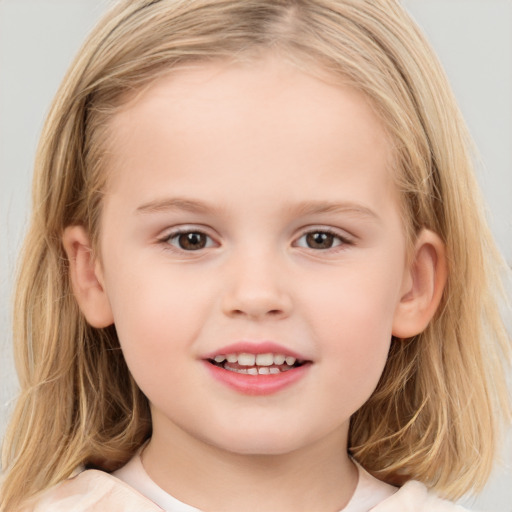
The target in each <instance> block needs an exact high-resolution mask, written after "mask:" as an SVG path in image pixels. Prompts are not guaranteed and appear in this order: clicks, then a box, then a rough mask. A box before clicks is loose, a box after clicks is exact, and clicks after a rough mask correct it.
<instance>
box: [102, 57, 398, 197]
mask: <svg viewBox="0 0 512 512" xmlns="http://www.w3.org/2000/svg"><path fill="white" fill-rule="evenodd" d="M110 128H111V130H110V133H111V140H110V154H111V161H110V162H109V163H110V165H109V173H110V176H109V182H110V185H109V188H111V189H116V188H117V187H118V185H119V184H120V183H125V184H126V183H127V181H129V180H130V179H132V178H133V179H135V180H137V181H140V180H141V178H142V176H143V175H145V176H146V177H148V176H149V174H148V172H149V170H151V179H152V180H156V181H159V182H160V183H162V184H163V183H167V182H168V181H169V180H173V181H174V183H175V184H176V183H178V182H181V181H184V180H187V179H188V180H194V179H195V180H196V185H197V186H198V187H199V186H200V181H201V180H208V179H211V178H212V176H215V177H217V178H218V180H219V181H222V180H224V179H226V180H232V181H233V180H234V181H238V182H239V184H240V186H242V185H243V184H244V183H245V182H247V180H254V177H255V176H258V177H259V178H262V177H264V175H265V173H266V172H267V171H268V170H269V169H270V171H271V172H270V173H269V178H271V179H270V180H268V181H269V183H267V185H268V186H269V187H273V188H276V189H277V188H278V187H277V186H276V184H277V182H279V181H280V178H281V179H282V180H283V181H285V182H288V193H289V194H291V195H293V193H294V189H295V188H296V187H298V188H300V187H301V186H302V188H303V187H304V185H307V184H308V183H310V182H315V181H318V180H319V179H322V177H324V178H325V179H327V175H329V174H330V173H331V171H332V170H333V168H335V167H337V166H338V167H339V168H340V169H339V170H340V173H342V172H344V171H347V172H345V174H346V177H348V176H349V175H350V176H351V179H352V181H358V180H357V178H358V177H359V178H360V177H361V175H366V176H367V178H368V179H374V177H370V174H380V175H381V176H380V178H379V179H381V180H382V184H383V185H385V186H386V187H389V181H390V180H389V175H390V172H389V170H390V168H391V164H392V154H391V149H390V148H391V145H390V144H389V141H388V137H387V135H386V133H385V131H384V130H383V128H382V125H381V123H380V122H379V119H378V117H377V115H376V114H375V112H374V110H373V108H372V105H371V103H370V102H369V100H368V99H367V98H366V96H365V95H363V94H362V93H360V92H358V91H357V90H355V89H353V88H350V87H347V86H345V85H343V84H340V80H339V79H337V78H335V77H333V76H330V75H328V74H326V73H317V72H316V70H315V73H314V74H313V73H312V74H310V73H306V72H304V70H302V69H298V68H297V67H295V66H293V65H292V64H290V63H289V62H287V61H284V60H283V59H279V58H277V57H272V56H269V57H267V58H264V59H259V60H257V61H251V62H245V63H236V64H233V63H228V62H216V63H209V64H193V65H190V66H188V67H186V68H182V69H179V70H173V71H172V72H170V73H169V74H167V75H165V76H163V77H161V78H159V79H157V80H156V81H154V82H153V83H152V84H151V85H150V86H149V87H147V88H146V89H145V90H143V91H141V92H139V93H138V94H137V95H135V96H133V97H132V98H131V99H130V101H127V102H126V103H125V104H124V106H123V107H122V108H121V110H120V111H119V112H118V113H117V114H116V115H115V116H114V118H113V119H112V121H111V126H110ZM131 170H135V171H136V172H135V173H131ZM171 171H172V172H171ZM348 171H349V172H348ZM227 172H231V175H229V176H227V175H226V173H227ZM259 181H260V182H261V181H262V180H261V179H260V180H259ZM262 182H263V186H264V180H263V181H262ZM270 182H271V183H270ZM145 186H146V185H145V184H143V183H141V184H140V185H139V187H138V188H139V190H138V192H139V193H142V192H143V189H144V188H145ZM212 186H213V185H212ZM212 190H213V189H212ZM269 191H270V190H269ZM269 191H268V192H269ZM311 192H313V191H312V190H311Z"/></svg>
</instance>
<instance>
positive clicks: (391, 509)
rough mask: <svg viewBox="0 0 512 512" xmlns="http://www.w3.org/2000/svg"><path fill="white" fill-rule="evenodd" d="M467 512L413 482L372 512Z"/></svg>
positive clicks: (418, 483) (420, 484) (408, 483)
mask: <svg viewBox="0 0 512 512" xmlns="http://www.w3.org/2000/svg"><path fill="white" fill-rule="evenodd" d="M397 510H400V512H467V511H466V509H465V508H463V507H461V506H460V505H456V504H454V503H452V502H450V501H446V500H443V499H441V498H439V497H438V496H436V495H435V494H434V493H433V492H431V491H429V490H428V489H427V488H426V487H425V485H423V484H422V483H420V482H416V481H414V480H411V481H409V482H407V483H406V484H405V485H404V486H402V487H401V488H400V489H398V491H397V492H396V493H395V494H393V496H391V497H390V498H388V499H386V500H384V501H383V502H381V503H380V504H379V505H377V506H376V507H375V508H373V509H372V512H396V511H397Z"/></svg>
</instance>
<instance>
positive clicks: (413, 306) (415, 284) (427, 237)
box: [393, 229, 448, 338]
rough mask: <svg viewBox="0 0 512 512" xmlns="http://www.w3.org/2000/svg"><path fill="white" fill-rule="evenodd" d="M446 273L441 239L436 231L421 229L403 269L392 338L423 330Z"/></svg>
mask: <svg viewBox="0 0 512 512" xmlns="http://www.w3.org/2000/svg"><path fill="white" fill-rule="evenodd" d="M447 276H448V268H447V261H446V254H445V246H444V243H443V241H442V240H441V238H440V237H439V236H438V235H437V234H436V233H434V232H432V231H430V230H428V229H424V230H422V231H421V232H420V234H419V236H418V238H417V241H416V244H415V246H414V254H413V258H412V261H411V263H410V265H409V266H408V268H407V269H406V274H405V276H404V284H405V286H404V289H403V293H402V296H401V298H400V302H399V304H398V306H397V309H396V311H395V317H394V321H393V335H394V336H395V337H397V338H410V337H412V336H416V335H417V334H419V333H420V332H422V331H423V330H425V328H426V327H427V325H428V323H429V322H430V320H432V318H433V316H434V314H435V313H436V311H437V308H438V307H439V304H440V302H441V298H442V296H443V290H444V287H445V284H446V279H447Z"/></svg>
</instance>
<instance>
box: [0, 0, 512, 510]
mask: <svg viewBox="0 0 512 512" xmlns="http://www.w3.org/2000/svg"><path fill="white" fill-rule="evenodd" d="M265 52H279V55H280V56H282V58H285V59H288V60H290V61H291V62H293V63H295V64H297V65H298V66H302V67H304V68H306V69H308V70H313V71H314V70H315V69H318V70H320V69H321V70H322V71H323V72H325V71H327V72H329V73H330V74H331V75H332V77H334V78H336V79H339V80H340V83H343V84H345V85H347V84H348V85H350V86H352V87H355V88H357V89H358V90H360V91H362V92H363V93H364V94H366V96H367V98H368V99H369V101H370V102H371V104H372V105H373V108H374V109H375V111H376V112H377V114H378V115H379V118H380V120H381V122H382V125H383V127H384V128H385V130H386V131H387V133H388V134H389V138H390V140H391V143H392V144H393V150H394V155H395V169H394V177H395V180H396V184H397V187H398V190H399V191H400V197H401V198H402V201H401V203H402V214H403V222H404V229H405V231H406V233H407V237H408V240H409V243H411V244H412V242H413V241H414V237H415V235H416V234H417V233H418V232H419V230H420V229H422V228H428V229H431V230H433V231H435V232H436V233H437V234H438V235H439V236H440V237H441V238H442V240H443V241H444V243H445V244H446V252H447V257H448V265H449V276H448V282H447V285H446V288H445V291H444V295H443V299H442V303H441V306H440V308H439V311H438V313H437V314H436V316H435V318H434V319H433V320H432V322H431V323H430V324H429V326H428V327H427V329H426V330H425V331H424V332H422V333H421V334H419V335H418V336H416V337H414V338H411V339H393V340H392V343H391V349H390V354H389V359H388V362H387V365H386V367H385V370H384V373H383V375H382V378H381V380H380V382H379V384H378V386H377V389H376V390H375V392H374V393H373V395H372V396H371V398H370V399H369V400H368V402H367V403H366V404H365V405H364V406H363V407H362V408H361V409H360V410H359V411H357V412H356V413H355V414H354V416H353V417H352V420H351V425H350V433H349V450H350V451H351V453H352V455H353V456H354V457H355V458H356V459H357V460H358V461H359V462H360V463H361V464H362V465H363V466H364V467H365V468H366V469H367V470H368V471H370V472H372V473H373V474H374V475H376V476H377V477H378V478H380V479H382V480H384V481H387V482H390V483H395V484H401V483H403V482H405V481H406V480H409V479H417V480H420V481H422V482H424V483H425V484H427V485H428V486H430V487H433V488H435V489H436V490H438V491H439V492H440V493H441V494H443V495H445V496H447V497H450V498H456V497H458V496H460V495H462V494H463V493H465V492H467V491H469V490H471V489H476V490H477V489H479V488H480V487H481V486H483V484H484V483H485V481H486V479H487V478H488V475H489V472H490V469H491V465H492V462H493V458H494V455H495V447H496V443H497V439H498V433H499V425H500V422H501V419H502V417H503V416H507V414H508V412H509V410H510V409H509V398H508V395H507V389H506V385H505V376H504V371H505V370H504V364H503V362H504V361H505V360H506V359H507V358H508V357H509V356H510V347H509V340H508V338H507V334H506V332H505V329H504V326H503V322H502V320H501V317H500V314H499V310H498V305H497V304H498V302H497V301H498V297H497V293H498V292H499V290H500V279H499V272H500V269H501V268H503V267H502V262H501V260H500V257H499V255H498V253H497V252H496V249H495V247H494V243H493V240H492V237H491V235H490V233H489V230H488V227H487V225H486V222H485V218H484V213H483V208H482V202H481V199H480V196H479V192H478V189H477V186H476V183H475V178H474V175H473V164H472V153H471V141H470V138H469V136H468V134H467V131H466V128H465V124H464V122H463V120H462V117H461V115H460V113H459V110H458V108H457V105H456V102H455V100H454V97H453V95H452V93H451V90H450V87H449V85H448V83H447V80H446V78H445V75H444V73H443V71H442V69H441V67H440V65H439V63H438V61H437V59H436V58H435V56H434V54H433V52H432V50H431V49H430V47H429V45H428V43H427V42H426V40H425V38H424V36H423V35H422V33H421V32H420V30H419V29H418V28H417V27H416V26H415V24H414V23H413V22H412V21H411V19H410V18H409V16H408V15H407V14H406V12H405V11H404V9H403V8H402V7H401V6H400V4H399V3H398V1H396V0H244V1H239V0H122V1H120V2H118V3H117V4H116V5H115V6H114V7H113V8H112V9H111V10H110V12H108V13H107V15H106V16H105V17H104V18H103V20H102V21H101V22H100V23H99V25H98V26H97V27H96V29H95V30H94V31H93V33H92V34H91V35H90V37H89V39H88V40H87V41H86V43H85V44H84V46H83V47H82V49H81V51H80V52H79V54H78V56H77V58H76V60H75V61H74V63H73V65H72V67H71V69H70V71H69V72H68V74H67V76H66V77H65V79H64V81H63V83H62V85H61V88H60V90H59V91H58V93H57V96H56V99H55V101H54V103H53V106H52V109H51V111H50V114H49V117H48V119H47V122H46V124H45V127H44V130H43V133H42V136H41V141H40V145H39V148H38V153H37V157H36V165H35V175H34V184H33V207H32V208H33V209H32V217H31V223H30V228H29V231H28V234H27V236H26V239H25V245H24V249H23V253H22V257H21V260H20V262H19V270H18V278H17V291H16V298H15V318H14V340H15V357H16V364H17V371H18V374H19V379H20V385H21V393H20V396H19V398H18V401H17V405H16V408H15V411H14V414H13V417H12V420H11V424H10V428H9V430H8V433H7V436H6V440H5V444H4V450H3V466H4V470H5V471H6V472H7V476H6V478H5V482H4V484H3V496H2V504H1V505H0V507H2V509H3V510H7V509H8V510H12V509H13V508H14V507H15V506H17V505H19V504H20V503H21V502H22V501H23V500H24V499H26V498H28V497H30V496H33V495H34V494H36V493H37V492H39V491H42V490H44V489H46V488H48V487H50V486H52V485H54V484H56V483H57V482H59V481H61V480H63V479H65V478H67V477H68V476H69V475H70V474H71V473H72V472H73V471H74V470H75V469H76V468H77V467H79V466H94V467H98V468H101V469H104V470H106V471H111V470H113V469H116V468H118V467H120V466H121V465H122V464H124V463H125V462H126V461H127V460H129V459H130V457H131V456H132V455H133V454H134V453H135V451H136V450H137V448H138V447H139V446H140V445H141V444H142V443H143V442H144V441H145V440H146V439H147V438H148V437H149V436H150V435H151V421H150V415H149V407H148V403H147V400H146V398H145V397H144V396H143V394H142V393H141V391H140V390H139V389H138V387H137V385H136V384H135V382H134V381H133V379H132V377H131V375H130V373H129V371H128V369H127V367H126V364H125V362H124V359H123V357H122V354H121V351H120V348H119V343H118V339H117V335H116V331H115V326H112V327H109V328H106V329H94V328H92V327H91V326H89V325H88V324H87V323H86V321H85V319H84V317H83V315H82V314H81V312H80V310H79V308H78V306H77V303H76V301H75V299H74V297H73V294H72V291H71V286H70V282H69V277H68V262H67V259H66V254H65V252H64V250H63V246H62V234H63V230H64V229H65V228H66V227H67V226H69V225H73V224H80V225H83V226H85V227H86V229H87V230H88V232H89V233H90V235H91V237H92V240H93V246H96V247H97V241H98V230H99V224H100V222H99V221H100V218H101V207H102V192H103V190H104V186H105V181H106V178H107V174H108V173H107V170H108V169H106V167H108V166H107V165H106V160H107V156H108V155H107V153H106V145H105V140H107V139H108V136H109V120H110V119H111V118H112V116H114V115H115V114H116V112H117V111H118V109H119V108H120V106H122V105H123V102H125V101H126V99H127V98H129V97H131V96H133V94H134V93H137V91H140V90H142V89H143V88H144V87H145V86H147V85H148V84H150V83H151V81H153V80H155V79H156V78H158V77H159V76H162V75H163V74H166V73H169V72H172V70H173V68H176V67H179V66H183V65H188V64H189V63H195V62H198V63H200V62H204V61H211V60H219V59H224V60H226V59H230V60H233V61H236V60H237V59H257V58H258V55H261V54H262V53H265Z"/></svg>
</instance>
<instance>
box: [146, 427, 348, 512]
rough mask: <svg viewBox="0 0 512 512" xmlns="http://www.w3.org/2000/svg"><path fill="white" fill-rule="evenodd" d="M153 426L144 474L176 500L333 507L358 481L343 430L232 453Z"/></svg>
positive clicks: (281, 510)
mask: <svg viewBox="0 0 512 512" xmlns="http://www.w3.org/2000/svg"><path fill="white" fill-rule="evenodd" d="M172 430H173V431H172V432H170V431H169V430H168V429H166V432H165V433H164V432H158V431H155V432H154V433H153V437H152V439H151V441H150V442H149V444H148V446H147V447H146V449H145V450H144V453H143V457H142V461H143V464H144V467H145V469H146V471H147V473H148V474H149V476H150V477H151V478H152V479H153V480H154V481H155V482H156V484H157V485H159V486H160V487H161V488H162V489H164V490H165V491H166V492H168V493H169V494H171V495H173V496H174V497H175V498H177V499H179V500H180V501H182V502H184V503H187V504H189V505H192V506H194V507H197V508H199V509H200V510H204V511H206V512H207V511H211V510H223V511H225V512H231V511H235V510H236V511H240V510H244V511H247V512H251V511H256V510H272V511H274V512H285V511H286V512H287V511H291V510H293V511H294V512H300V511H311V510H332V511H337V510H341V509H342V508H344V506H345V505H346V504H347V503H348V501H349V500H350V497H351V496H352V494H353V492H354V490H355V487H356V485H357V469H356V468H355V466H354V464H353V463H352V462H351V460H350V458H349V457H348V455H347V450H346V446H347V432H341V433H340V432H333V433H331V434H329V435H328V436H327V437H325V438H323V439H320V440H319V441H318V442H316V443H314V444H313V445H309V446H307V447H306V448H301V449H298V450H296V451H293V452H291V453H285V454H277V455H247V454H238V453H232V452H229V451H226V450H223V449H220V448H217V447H214V446H211V445H209V444H206V443H204V442H202V441H201V440H198V439H196V438H193V437H191V436H190V435H189V434H187V433H186V432H184V431H182V430H181V429H179V427H176V426H175V428H173V429H172Z"/></svg>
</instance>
